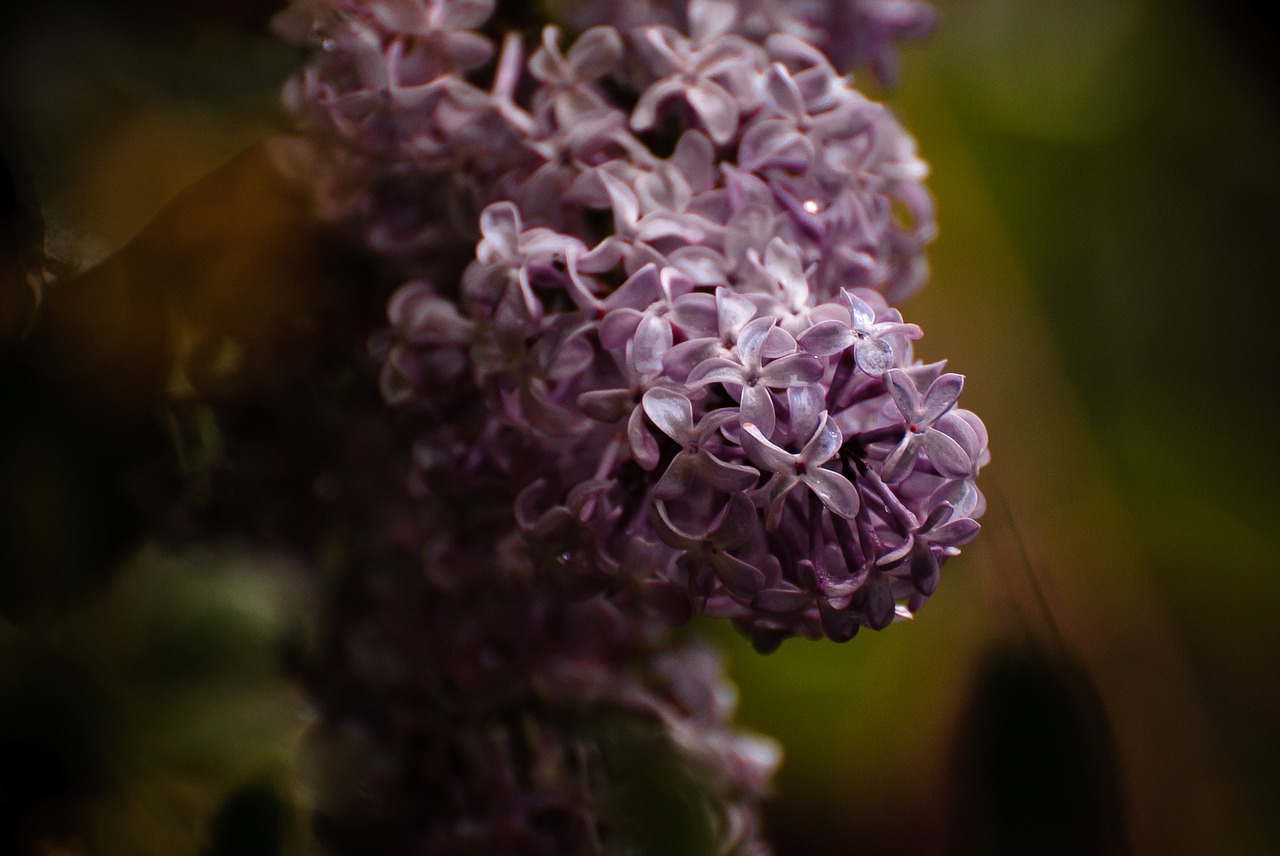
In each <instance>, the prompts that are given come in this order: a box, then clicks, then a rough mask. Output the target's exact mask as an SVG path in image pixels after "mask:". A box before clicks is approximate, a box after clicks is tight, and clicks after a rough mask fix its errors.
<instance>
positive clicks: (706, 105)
mask: <svg viewBox="0 0 1280 856" xmlns="http://www.w3.org/2000/svg"><path fill="white" fill-rule="evenodd" d="M646 94H647V93H646ZM685 97H686V98H687V99H688V100H689V106H691V107H693V109H694V111H695V112H696V113H697V114H698V118H700V119H701V120H702V125H703V127H705V128H706V129H707V135H708V136H709V137H711V139H712V141H713V142H715V143H716V145H720V146H723V145H724V144H725V143H727V142H729V140H731V139H733V135H734V132H736V131H737V130H738V101H737V99H736V98H734V97H733V96H732V95H730V94H729V93H728V92H726V91H725V89H724V87H722V86H720V84H718V83H715V82H714V81H711V80H707V79H705V78H704V79H702V80H700V81H698V82H697V83H696V84H695V85H694V86H692V87H690V88H689V89H688V90H687V91H685ZM637 109H639V108H637ZM633 124H634V114H633Z"/></svg>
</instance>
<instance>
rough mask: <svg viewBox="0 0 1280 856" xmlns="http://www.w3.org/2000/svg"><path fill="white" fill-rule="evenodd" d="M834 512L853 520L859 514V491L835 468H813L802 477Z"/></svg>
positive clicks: (829, 509) (828, 508)
mask: <svg viewBox="0 0 1280 856" xmlns="http://www.w3.org/2000/svg"><path fill="white" fill-rule="evenodd" d="M800 480H801V481H802V482H804V483H805V484H806V485H808V487H809V489H810V490H812V491H813V492H814V493H815V494H816V495H817V497H818V499H820V500H822V504H823V505H825V506H826V507H827V510H828V511H830V512H831V513H832V514H838V515H840V516H841V517H843V518H845V519H846V520H852V519H853V518H854V517H855V516H857V514H858V506H859V501H858V491H857V490H855V489H854V487H853V485H852V484H850V483H849V480H848V479H847V478H845V477H844V476H842V475H840V474H839V473H837V472H835V471H834V470H828V469H823V468H821V467H819V468H817V469H811V470H809V471H808V472H806V473H805V474H804V475H802V476H801V477H800Z"/></svg>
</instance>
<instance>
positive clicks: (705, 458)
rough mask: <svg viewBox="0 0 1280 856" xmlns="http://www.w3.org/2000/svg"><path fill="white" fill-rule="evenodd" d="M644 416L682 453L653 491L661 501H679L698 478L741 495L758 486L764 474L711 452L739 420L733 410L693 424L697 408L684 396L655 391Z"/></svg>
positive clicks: (723, 410)
mask: <svg viewBox="0 0 1280 856" xmlns="http://www.w3.org/2000/svg"><path fill="white" fill-rule="evenodd" d="M642 403H643V405H644V412H645V413H646V414H647V415H648V416H649V418H650V419H651V420H653V424H654V425H657V426H658V428H660V429H661V430H662V432H663V433H664V434H666V435H667V436H668V437H670V438H671V439H672V440H675V441H676V442H677V443H679V444H680V451H679V452H677V453H676V456H675V457H674V458H672V459H671V463H670V464H668V465H667V469H666V472H664V473H663V474H662V478H660V479H658V483H657V484H656V485H654V487H653V495H654V497H656V498H657V499H675V498H677V497H679V496H681V495H683V494H684V493H685V491H687V490H688V489H689V484H690V482H692V481H693V477H694V475H697V476H698V477H700V478H701V479H702V480H703V481H704V482H706V483H707V484H709V485H711V486H712V487H713V488H715V489H716V490H721V491H724V492H725V493H737V492H738V491H742V490H746V489H747V488H749V487H751V486H752V485H753V484H755V483H756V479H758V478H759V477H760V474H759V473H758V472H756V471H755V470H754V469H753V468H751V467H748V466H746V465H745V464H735V463H730V462H728V461H722V460H721V459H720V458H717V457H716V456H715V455H714V454H712V452H711V449H710V448H708V446H709V443H710V440H711V439H712V438H714V437H715V436H716V435H717V434H719V433H720V429H721V428H722V427H724V425H725V424H726V423H728V422H732V421H735V420H736V419H737V418H738V411H737V410H735V409H734V408H732V407H725V408H721V409H720V410H713V411H711V412H710V413H708V414H707V415H705V416H703V417H702V419H701V421H699V422H698V424H697V425H696V426H695V425H694V424H693V404H692V403H690V401H689V399H688V398H687V397H686V396H685V395H684V394H682V393H679V392H676V391H675V390H672V389H666V388H665V387H660V386H657V387H654V388H653V389H651V390H649V391H648V392H646V393H645V394H644V399H643V402H642Z"/></svg>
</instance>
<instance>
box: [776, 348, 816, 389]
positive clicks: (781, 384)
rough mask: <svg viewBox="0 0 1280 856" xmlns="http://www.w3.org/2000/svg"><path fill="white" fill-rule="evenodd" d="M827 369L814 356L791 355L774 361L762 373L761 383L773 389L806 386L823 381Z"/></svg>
mask: <svg viewBox="0 0 1280 856" xmlns="http://www.w3.org/2000/svg"><path fill="white" fill-rule="evenodd" d="M825 372H826V367H825V366H823V364H822V361H821V360H819V359H818V358H817V357H815V356H813V355H812V354H791V355H790V356H787V357H782V358H780V359H777V360H774V361H773V362H771V363H769V365H767V366H765V367H764V368H763V369H762V370H761V371H760V378H761V383H762V384H764V385H766V386H769V387H770V388H772V389H785V388H787V387H792V386H805V385H808V384H811V383H817V382H818V381H820V380H822V375H823V374H824V373H825Z"/></svg>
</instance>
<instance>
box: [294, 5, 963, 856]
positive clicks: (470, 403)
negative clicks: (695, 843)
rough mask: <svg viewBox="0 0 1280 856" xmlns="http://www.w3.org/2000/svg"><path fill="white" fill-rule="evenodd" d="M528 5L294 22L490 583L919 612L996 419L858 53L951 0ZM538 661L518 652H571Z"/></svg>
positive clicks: (745, 609) (333, 155)
mask: <svg viewBox="0 0 1280 856" xmlns="http://www.w3.org/2000/svg"><path fill="white" fill-rule="evenodd" d="M509 11H510V10H504V9H503V8H495V0H295V2H294V3H293V5H292V6H291V7H290V8H289V9H287V10H286V11H285V12H283V13H281V15H280V16H279V17H278V18H277V20H276V28H277V31H278V32H279V33H280V34H282V35H283V36H284V37H286V38H288V39H291V40H293V41H295V42H297V43H299V44H302V45H305V46H307V47H308V50H309V59H308V62H307V64H306V65H305V67H304V69H303V70H302V72H301V73H300V74H298V75H297V76H296V77H295V78H294V79H293V80H291V81H290V83H289V85H288V87H287V90H286V96H285V97H286V104H287V105H288V106H289V108H290V109H291V111H292V113H293V114H294V116H295V117H296V119H297V121H298V123H299V126H300V128H301V130H302V131H303V132H304V134H303V137H302V139H303V140H304V142H305V145H304V146H303V147H302V151H303V152H304V154H305V166H306V167H307V168H308V172H307V175H308V177H309V178H310V180H311V181H312V183H313V186H314V187H315V188H316V196H317V199H318V201H319V202H320V204H321V207H322V210H323V211H324V212H325V213H326V214H327V215H328V216H331V217H333V218H335V219H339V220H341V221H343V222H345V223H347V224H348V225H350V226H352V227H354V228H355V229H357V230H358V231H359V233H360V234H361V237H362V239H363V240H364V242H365V244H366V245H367V246H368V247H369V248H370V249H371V250H373V251H374V252H376V253H377V254H378V255H379V256H380V257H381V258H382V259H384V260H385V261H386V262H387V263H388V264H389V265H390V266H391V267H392V268H393V269H394V270H396V271H398V272H400V273H401V275H402V276H403V277H405V278H406V279H407V281H406V282H405V283H404V284H403V285H402V286H401V287H400V288H399V289H398V290H397V291H396V292H395V294H394V295H393V296H392V297H391V299H390V304H389V311H388V315H389V320H390V325H389V329H387V330H384V331H381V332H380V333H378V334H376V335H375V336H374V337H373V338H372V339H371V348H372V350H373V352H374V354H375V356H376V357H377V358H378V359H380V360H381V361H382V366H383V371H382V391H383V395H384V397H385V398H386V400H387V401H388V402H390V403H391V404H395V405H400V406H405V407H408V408H410V409H412V410H415V411H416V412H418V413H419V414H420V415H423V416H424V418H427V419H428V420H430V421H431V422H432V428H431V429H430V430H428V431H426V432H425V433H424V434H423V436H422V437H421V438H420V440H419V441H418V444H417V447H416V449H415V452H416V454H415V460H416V463H417V471H416V472H415V474H414V484H415V485H416V487H417V488H418V489H419V490H420V491H421V493H422V495H423V496H425V497H428V498H430V497H435V499H434V500H433V501H439V497H440V496H442V495H446V494H448V493H449V492H450V490H451V489H452V487H453V486H456V485H458V484H461V483H465V484H467V485H472V486H481V487H476V488H475V489H474V490H473V491H472V493H471V495H472V498H473V500H474V501H475V502H476V503H478V505H480V506H488V509H487V510H486V511H484V512H477V513H479V514H481V516H483V517H484V518H485V519H486V520H490V521H505V522H504V523H500V524H498V528H497V530H496V531H491V532H489V533H487V536H488V538H489V541H490V543H491V544H498V545H506V546H508V547H509V546H510V545H511V544H518V545H519V549H518V550H516V551H515V552H516V553H518V554H519V555H518V559H513V558H512V554H511V552H510V551H507V552H504V553H502V555H499V552H502V551H495V552H494V557H493V559H492V561H490V562H489V567H488V568H487V569H484V570H479V571H476V573H477V574H479V575H480V579H481V580H488V579H490V577H491V576H494V575H496V576H498V577H501V578H503V579H505V580H507V581H508V582H509V581H510V580H512V579H520V580H522V581H524V582H522V583H521V585H522V586H524V585H525V583H526V582H527V583H528V585H527V587H524V588H521V589H520V591H522V592H526V594H527V598H526V600H527V599H532V600H533V601H534V603H533V605H530V603H525V604H524V605H523V606H520V607H519V608H516V607H514V606H512V607H511V608H512V609H515V610H516V611H515V612H513V613H512V614H513V615H525V614H532V613H528V611H529V610H534V611H535V612H536V611H537V610H539V609H542V608H543V607H541V606H538V605H537V602H538V599H539V598H550V599H551V602H555V603H558V604H561V606H558V607H556V608H557V609H560V608H564V609H568V608H570V606H567V605H574V604H576V605H575V606H573V607H572V608H574V609H579V608H586V607H587V606H590V608H591V609H601V608H604V606H607V607H608V610H610V611H612V612H611V614H613V613H616V614H617V615H619V616H625V617H626V619H625V620H626V621H632V622H636V623H637V624H638V626H659V625H663V624H666V625H679V624H682V623H684V622H686V621H687V620H689V618H690V617H691V616H692V615H694V614H704V615H709V616H713V617H720V618H726V619H729V620H731V621H732V622H733V623H734V624H735V626H737V627H738V628H739V629H740V630H741V631H742V632H744V633H745V634H747V635H748V636H749V637H750V638H751V639H752V641H753V643H754V644H755V645H756V647H757V648H758V649H760V650H770V649H772V648H774V647H776V646H777V645H778V644H780V643H781V642H782V641H783V640H785V639H786V638H788V637H791V636H797V635H799V636H805V637H810V638H817V637H822V636H826V637H828V638H830V639H834V640H837V641H844V640H847V639H849V638H851V637H852V636H853V635H854V634H855V633H856V632H857V631H858V630H859V629H860V628H863V627H868V628H872V629H876V630H879V629H882V628H884V627H886V626H888V625H889V624H890V623H892V622H893V621H895V620H896V619H903V618H909V617H911V615H913V614H914V613H915V611H916V610H918V609H919V608H920V607H921V606H922V605H923V604H924V603H925V601H926V600H927V599H928V598H929V596H930V595H932V594H933V592H934V590H935V588H936V586H937V584H938V578H939V569H940V567H941V565H942V563H943V562H944V561H945V560H946V559H947V558H948V557H950V556H954V555H956V554H957V553H958V552H959V548H960V547H961V546H962V545H963V544H965V543H966V542H967V541H969V540H970V539H971V538H973V537H974V535H975V534H976V533H977V530H978V524H977V523H976V522H975V521H976V518H978V517H979V516H981V514H982V512H983V510H984V502H983V498H982V495H981V493H980V492H979V491H978V489H977V488H976V487H975V478H976V477H977V474H978V472H979V470H980V468H981V467H982V466H983V465H984V464H985V463H986V462H987V459H988V453H987V436H986V431H985V429H984V427H983V424H982V422H981V421H980V420H979V419H978V417H977V416H975V415H974V414H972V413H970V412H969V411H967V410H963V409H961V408H960V407H959V406H958V399H959V396H960V393H961V389H962V386H963V382H964V379H963V377H962V376H961V375H958V374H954V373H950V372H947V371H945V368H944V365H943V364H942V363H923V362H921V361H919V360H918V359H916V357H915V355H914V351H913V347H914V342H915V341H916V340H918V339H919V338H920V337H921V335H922V333H921V330H920V328H919V327H918V326H917V325H915V324H911V323H908V322H907V321H905V320H904V318H903V316H902V314H901V313H900V311H899V310H898V309H897V308H896V304H898V303H900V302H901V301H902V300H903V299H904V298H905V297H907V296H909V295H910V294H912V293H913V292H914V291H915V290H917V289H918V288H919V287H920V286H921V285H922V284H923V282H924V280H925V279H926V277H927V273H928V270H927V265H926V262H925V259H924V250H925V248H926V246H927V244H928V243H929V242H930V241H931V240H932V238H933V235H934V232H935V226H934V212H933V204H932V198H931V196H930V195H929V193H928V191H927V190H926V188H925V186H924V184H923V181H924V179H925V177H926V173H927V168H926V165H925V164H924V162H923V161H922V160H921V159H920V158H919V157H918V156H917V155H916V152H915V145H914V141H913V140H912V138H911V137H910V136H909V135H908V134H907V132H906V131H905V130H904V129H903V128H902V127H901V125H900V124H899V122H898V121H897V119H896V118H895V117H894V115H893V114H892V112H891V111H890V110H888V109H887V108H886V107H885V106H883V105H882V104H879V103H876V102H875V101H873V100H871V99H869V98H868V97H866V96H865V95H863V94H862V93H860V92H859V91H858V90H856V89H855V88H853V86H852V84H851V78H849V77H848V76H847V72H848V71H849V70H850V69H855V68H857V69H861V68H863V67H866V66H870V68H871V70H872V72H873V73H874V74H877V75H878V76H879V77H880V78H881V79H882V80H884V79H888V78H891V77H892V76H893V74H894V73H895V64H894V59H893V51H892V41H893V39H895V38H898V37H902V36H912V35H919V34H921V33H923V32H924V31H926V30H928V29H929V27H930V26H931V24H932V20H933V15H932V10H931V9H930V8H929V7H928V6H927V5H925V4H924V3H921V2H917V0H893V2H889V0H812V2H801V3H793V2H786V3H784V2H781V0H741V1H740V2H735V0H688V2H683V1H682V0H670V2H651V0H646V2H631V0H611V2H608V3H605V2H597V0H582V2H578V3H576V4H572V3H571V4H567V7H566V8H565V9H564V10H563V16H562V19H561V20H560V21H559V22H558V24H559V26H557V25H556V24H548V25H547V26H545V27H544V28H542V29H541V31H540V32H539V33H524V32H521V31H518V30H512V31H506V32H504V26H506V25H505V24H504V21H505V20H506V13H507V12H509ZM562 27H563V28H564V29H563V30H562ZM566 31H572V32H574V33H576V37H574V38H567V37H566V34H565V33H566ZM504 527H505V531H504ZM488 584H490V585H492V586H494V590H495V592H496V591H499V590H507V589H505V588H504V586H505V585H506V583H493V582H490V583H488ZM447 589H448V586H444V587H442V589H441V591H446V590H447ZM498 600H501V599H500V598H499V599H498ZM516 600H520V598H517V599H516ZM495 602H497V601H495ZM503 602H506V601H503ZM460 603H461V601H459V602H458V603H455V604H454V608H455V609H456V608H458V604H460ZM494 608H497V607H490V608H487V609H480V610H479V612H477V613H476V614H477V615H478V614H484V615H487V616H488V617H489V618H490V619H493V620H494V621H495V622H497V623H498V624H501V623H502V620H501V619H500V618H494V616H493V615H492V611H493V609H494ZM548 608H549V607H548ZM521 610H524V612H521ZM486 620H488V619H486ZM619 620H622V619H619ZM440 626H441V627H449V626H453V625H452V624H451V623H449V622H443V623H441V624H440ZM584 650H595V649H592V648H588V649H584ZM445 659H446V660H447V659H448V658H445ZM544 660H545V661H544V662H540V664H537V665H532V664H528V663H525V664H524V666H522V668H524V669H525V670H526V672H528V673H529V674H534V675H541V676H543V678H547V676H550V675H553V674H561V673H562V671H563V670H561V669H560V666H559V665H558V664H562V662H563V658H560V656H559V655H554V656H548V657H547V658H544ZM605 660H608V658H602V659H601V662H604V661H605ZM573 668H574V670H576V671H577V672H581V671H582V670H583V669H584V668H585V666H584V664H583V662H581V661H580V660H578V661H575V664H574V667H573ZM610 674H611V673H610V672H609V670H608V669H604V670H603V671H601V673H600V675H599V676H598V680H596V682H595V685H597V686H606V685H609V684H610V680H611V679H610V678H609V675H610ZM612 674H614V675H615V678H616V679H617V680H622V678H621V677H618V676H617V674H616V672H615V673H612ZM704 678H705V680H703V681H702V683H700V684H699V686H701V687H702V688H703V691H704V693H703V694H704V695H706V694H707V693H710V694H711V695H709V696H707V697H712V696H714V695H715V692H714V685H715V682H716V678H715V677H714V676H707V675H704ZM548 679H549V678H548ZM695 683H696V682H695ZM620 687H621V685H620ZM559 691H560V690H557V692H559ZM618 691H619V692H620V693H622V694H623V695H626V694H627V691H626V690H625V689H624V688H620V689H619V690H618ZM641 695H643V694H641ZM641 695H635V696H631V697H633V698H637V699H638V698H640V697H641ZM659 707H661V705H659ZM718 721H719V720H718ZM674 722H675V720H671V721H670V722H669V723H668V724H669V725H671V727H672V728H675V725H674V724H673V723H674ZM722 726H723V722H721V724H720V725H718V726H717V727H722ZM676 730H678V729H676ZM726 745H728V744H726ZM732 755H733V752H729V754H728V756H725V757H729V756H732ZM722 766H727V767H730V768H731V767H733V766H734V764H733V763H732V762H726V764H725V765H722ZM748 766H750V765H749V764H748ZM757 766H758V765H757ZM749 778H752V781H754V782H755V783H756V785H755V790H753V789H752V788H750V787H748V788H745V789H744V790H742V791H741V793H742V794H745V795H746V796H745V799H747V800H748V801H749V800H751V799H755V798H756V797H758V794H759V787H762V786H763V781H764V779H765V778H767V776H763V775H755V776H754V777H749ZM734 840H735V841H739V842H741V841H743V840H745V839H742V838H741V836H739V838H737V839H734ZM734 846H737V845H734ZM752 846H754V845H752ZM722 849H728V848H722Z"/></svg>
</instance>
